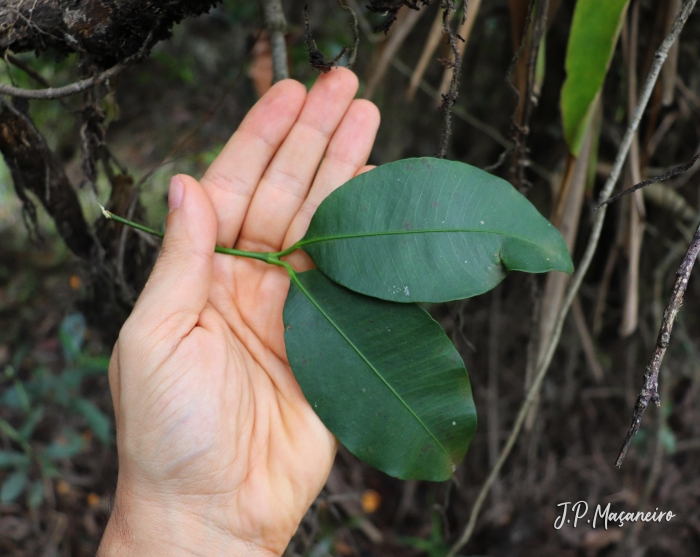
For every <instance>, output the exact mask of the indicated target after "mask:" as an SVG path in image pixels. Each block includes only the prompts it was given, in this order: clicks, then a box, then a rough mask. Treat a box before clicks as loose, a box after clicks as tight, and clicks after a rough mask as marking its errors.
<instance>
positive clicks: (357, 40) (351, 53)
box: [338, 0, 360, 69]
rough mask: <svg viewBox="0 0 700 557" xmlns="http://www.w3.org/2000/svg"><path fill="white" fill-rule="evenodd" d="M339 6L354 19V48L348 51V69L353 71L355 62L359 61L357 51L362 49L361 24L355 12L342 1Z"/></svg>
mask: <svg viewBox="0 0 700 557" xmlns="http://www.w3.org/2000/svg"><path fill="white" fill-rule="evenodd" d="M338 5H339V6H340V9H341V10H343V11H345V12H347V13H349V14H350V17H351V18H352V48H351V49H349V51H348V64H347V67H348V69H352V67H353V66H354V65H355V60H356V59H357V49H358V48H359V47H360V24H359V22H358V21H357V15H355V11H354V10H353V9H352V8H351V7H350V6H346V5H345V4H343V2H342V0H338Z"/></svg>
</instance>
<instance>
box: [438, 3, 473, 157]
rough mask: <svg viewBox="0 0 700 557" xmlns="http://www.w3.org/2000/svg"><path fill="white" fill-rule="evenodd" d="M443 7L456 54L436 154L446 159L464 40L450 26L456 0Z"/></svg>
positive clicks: (466, 4) (465, 6) (446, 27)
mask: <svg viewBox="0 0 700 557" xmlns="http://www.w3.org/2000/svg"><path fill="white" fill-rule="evenodd" d="M467 6H468V0H464V8H463V9H464V15H463V16H462V19H465V18H466V17H467ZM442 9H443V12H442V26H443V29H445V33H447V38H448V41H449V43H450V48H451V49H452V53H453V54H454V60H453V61H452V64H453V66H452V80H451V81H450V89H449V90H448V91H447V93H446V94H444V95H442V133H441V134H440V144H439V146H438V151H437V154H436V155H435V156H436V157H437V158H439V159H444V158H445V157H446V156H447V144H448V142H449V140H450V135H452V107H453V106H454V104H455V103H456V102H457V97H458V96H459V93H458V88H459V76H460V70H461V69H462V56H461V54H460V53H459V45H458V44H457V40H458V38H459V39H461V40H464V39H462V38H461V37H459V36H458V35H457V33H455V32H454V31H453V30H452V27H451V26H450V19H452V13H453V12H454V11H455V10H456V7H455V0H443V1H442Z"/></svg>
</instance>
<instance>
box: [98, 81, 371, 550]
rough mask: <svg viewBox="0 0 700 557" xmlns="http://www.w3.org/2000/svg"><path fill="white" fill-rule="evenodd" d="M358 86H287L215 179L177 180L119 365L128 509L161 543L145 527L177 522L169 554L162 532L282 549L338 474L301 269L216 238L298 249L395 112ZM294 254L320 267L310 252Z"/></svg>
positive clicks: (114, 379)
mask: <svg viewBox="0 0 700 557" xmlns="http://www.w3.org/2000/svg"><path fill="white" fill-rule="evenodd" d="M356 91H357V79H356V77H355V76H354V74H352V73H351V72H350V71H348V70H345V69H337V70H334V71H332V72H330V73H329V74H327V75H322V76H321V77H320V78H319V79H318V81H317V83H316V84H315V85H314V87H313V88H312V89H311V91H309V93H308V95H307V93H306V90H305V88H304V87H303V86H302V85H301V84H299V83H297V82H294V81H291V80H287V81H283V82H280V83H278V84H277V85H275V86H274V87H273V88H272V89H271V90H270V91H269V92H268V93H267V94H266V95H265V96H264V97H263V98H262V99H261V100H260V101H259V102H258V103H257V104H256V105H255V107H253V109H252V110H251V111H250V113H249V114H248V116H247V117H246V118H245V120H244V121H243V123H242V124H241V126H240V127H239V129H238V131H237V132H236V133H235V134H234V135H233V137H232V138H231V140H230V141H229V143H228V144H227V145H226V147H225V148H224V150H223V152H222V153H221V154H220V155H219V157H218V158H217V159H216V161H214V163H213V164H212V165H211V167H210V169H209V170H208V171H207V173H206V174H205V176H204V177H203V178H202V180H201V185H200V184H199V183H198V182H197V181H195V180H194V179H192V178H189V177H186V176H180V177H176V179H175V182H176V184H177V181H179V182H180V184H181V185H180V186H177V187H181V191H184V197H183V198H182V200H181V203H176V204H177V205H179V207H178V208H177V209H175V210H174V211H172V212H171V214H170V215H169V217H168V226H167V233H166V238H165V241H164V248H163V252H162V254H161V256H160V258H159V260H158V263H157V264H156V267H155V268H154V271H153V273H152V275H151V278H150V279H149V282H148V284H147V285H146V288H145V289H144V292H143V293H142V295H141V297H140V299H139V301H138V303H137V305H136V307H135V309H134V312H133V313H132V315H131V317H130V318H129V320H128V321H127V323H126V324H125V326H124V329H123V330H122V333H121V334H120V338H119V341H118V343H117V346H116V347H115V350H114V355H113V358H112V364H111V366H110V384H111V387H112V392H113V398H114V406H115V414H116V418H117V442H118V448H119V459H120V476H119V486H118V490H117V503H116V504H117V507H118V508H119V511H120V512H119V513H118V514H121V515H122V516H126V517H129V518H130V519H129V518H127V519H125V520H124V521H123V522H125V523H128V526H127V529H128V531H129V532H130V535H131V538H130V539H131V540H132V541H131V542H130V543H134V544H137V543H138V542H139V541H140V540H145V537H144V536H145V534H141V532H140V531H139V529H140V528H142V525H143V524H149V527H154V528H155V531H157V532H161V533H162V535H161V536H158V535H152V534H151V535H150V536H151V537H150V539H149V540H147V541H148V543H150V544H151V545H150V546H149V547H150V548H151V549H150V550H149V549H148V548H147V547H146V545H148V544H146V542H144V544H145V545H142V546H141V547H140V550H141V554H150V553H151V552H152V553H154V554H157V553H158V551H162V549H161V550H158V549H155V545H154V544H156V543H158V540H161V539H162V540H163V541H164V543H166V544H169V545H170V548H169V553H168V554H175V553H176V551H182V552H183V554H184V553H187V551H190V552H191V551H193V550H196V551H197V552H200V553H201V554H207V555H216V554H218V553H219V552H221V553H222V554H223V553H226V554H231V555H247V554H250V555H256V554H269V553H271V554H275V555H280V554H281V553H282V552H283V551H284V548H285V547H286V545H287V543H288V541H289V539H290V538H291V536H292V535H293V534H294V531H295V530H296V527H297V526H298V524H299V522H300V520H301V518H302V517H303V515H304V513H305V512H306V510H307V509H308V507H309V506H310V505H311V503H312V501H313V499H314V498H315V497H316V495H317V494H318V492H319V491H320V490H321V488H322V487H323V484H324V483H325V480H326V478H327V477H328V474H329V472H330V468H331V465H332V462H333V458H334V455H335V450H336V440H335V438H334V437H333V435H332V434H331V433H330V432H329V431H328V430H327V429H326V428H325V427H324V425H323V424H322V423H321V421H320V420H319V419H318V417H317V416H316V414H315V413H314V412H313V410H312V409H311V407H310V406H309V404H308V403H307V402H306V400H305V398H304V396H303V394H302V393H301V390H300V389H299V386H298V384H297V382H296V380H295V379H294V376H293V374H292V372H291V370H290V368H289V365H288V363H287V359H286V355H285V348H284V336H283V335H284V331H283V324H282V309H283V306H284V301H285V298H286V295H287V291H288V288H289V278H288V276H287V273H286V271H285V270H284V269H282V268H280V267H276V266H272V265H268V264H266V263H264V262H261V261H257V260H253V259H245V258H240V257H232V256H229V255H221V254H216V255H214V254H213V250H214V245H215V243H216V244H218V245H221V246H225V247H235V248H238V249H243V250H249V251H261V252H269V251H273V252H274V251H279V250H281V249H284V248H286V247H288V246H289V245H291V244H292V243H294V242H295V241H296V240H298V239H299V238H301V236H303V234H304V232H305V231H306V228H307V227H308V224H309V221H310V219H311V217H312V215H313V213H314V211H315V209H316V207H317V206H318V204H319V203H320V202H321V201H322V200H323V199H324V198H325V197H326V196H327V195H328V194H329V193H330V192H331V191H332V190H333V189H335V188H337V187H338V186H340V185H341V184H343V183H344V182H346V181H347V180H349V179H350V178H352V177H353V176H355V175H356V174H358V173H360V172H362V171H364V170H365V169H366V168H367V167H365V166H364V165H365V163H366V161H367V158H368V156H369V152H370V150H371V147H372V143H373V141H374V136H375V134H376V130H377V126H378V124H379V115H378V112H377V110H376V108H375V107H374V105H372V104H371V103H369V102H367V101H361V100H353V98H354V95H355V93H356ZM177 187H176V186H171V200H172V197H173V195H174V194H173V190H174V189H177ZM176 197H177V195H176ZM287 260H288V261H289V262H290V263H291V264H292V266H293V267H295V269H297V270H306V269H308V268H311V267H312V263H311V261H310V260H309V259H308V257H306V256H305V255H304V254H303V253H299V252H297V253H294V254H292V255H290V256H289V257H288V258H287ZM159 513H161V514H160V515H159ZM115 520H116V519H115ZM154 523H155V524H157V526H153V524H154ZM121 527H122V529H123V527H124V525H123V524H122V525H121ZM115 528H116V527H115ZM115 528H112V530H113V532H112V534H111V535H115V534H114V530H115ZM117 530H118V528H117ZM172 530H174V531H175V532H174V533H173V532H172ZM109 532H110V529H109V527H108V534H109ZM109 537H110V535H107V534H106V539H107V540H109ZM123 537H124V536H122V538H123ZM146 537H148V536H146ZM202 544H204V545H202ZM207 544H209V547H208V548H207ZM108 547H109V541H107V542H103V547H102V548H101V555H102V554H104V555H107V554H112V553H111V550H109V549H108ZM234 549H235V551H237V552H234V553H231V550H234ZM114 554H117V553H114ZM161 554H165V553H161Z"/></svg>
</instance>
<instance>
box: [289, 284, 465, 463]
mask: <svg viewBox="0 0 700 557" xmlns="http://www.w3.org/2000/svg"><path fill="white" fill-rule="evenodd" d="M290 278H291V279H292V280H293V281H294V283H295V284H296V285H297V286H298V287H299V289H300V290H301V291H302V292H303V293H304V295H305V296H306V297H307V298H308V299H309V301H310V302H311V303H312V304H313V305H314V307H315V308H316V309H317V310H318V311H319V312H320V313H321V315H323V317H325V318H326V320H327V321H328V322H329V323H330V324H331V325H332V326H333V328H334V329H335V330H336V331H338V333H339V334H340V336H342V337H343V338H344V339H345V341H346V342H347V343H348V344H349V345H350V346H351V347H352V349H353V350H354V351H355V352H356V353H357V355H358V356H360V358H362V360H363V361H364V362H365V363H366V364H367V366H368V367H369V368H370V369H371V370H372V371H373V372H374V373H375V375H376V376H377V377H379V379H381V381H382V383H384V384H385V385H386V386H387V388H388V389H389V390H390V391H391V392H392V393H393V394H394V396H396V398H397V399H398V400H399V401H400V402H401V404H403V405H404V407H405V408H406V410H408V412H409V413H410V414H411V415H412V416H413V417H414V418H415V419H416V421H417V422H418V423H419V424H420V425H421V426H423V429H425V431H427V432H428V435H430V437H431V438H432V439H433V441H435V443H436V444H437V446H438V447H440V449H442V452H444V453H445V456H447V458H448V459H449V460H450V462H453V460H452V456H451V455H450V453H449V452H448V451H447V449H445V447H443V446H442V443H440V441H438V439H437V437H435V435H434V434H433V432H432V431H430V429H429V428H428V426H427V425H425V424H424V423H423V420H421V419H420V418H419V417H418V415H417V414H416V413H415V412H414V411H413V410H412V409H411V407H410V406H409V405H408V404H407V403H406V401H405V400H404V399H403V398H402V397H401V395H399V393H397V392H396V390H395V389H394V388H393V387H392V386H391V385H390V384H389V383H388V382H387V380H386V379H384V377H383V376H382V374H381V373H379V371H378V370H377V369H376V368H375V367H374V366H373V365H372V364H371V362H370V361H369V360H368V359H367V358H366V357H365V355H364V354H363V353H362V351H361V350H360V349H359V348H358V347H357V346H355V343H354V342H352V341H351V340H350V339H349V338H348V337H347V335H346V334H345V333H344V332H343V330H342V329H341V328H340V327H339V326H338V325H337V324H336V323H335V321H333V319H332V318H331V316H330V315H328V314H327V313H326V312H325V311H324V310H323V308H322V307H321V306H320V305H319V304H318V303H317V302H316V300H315V299H314V298H313V296H311V294H310V293H309V291H308V290H307V289H306V288H305V287H304V285H303V284H302V283H301V281H300V280H299V278H298V277H297V276H296V273H294V274H290Z"/></svg>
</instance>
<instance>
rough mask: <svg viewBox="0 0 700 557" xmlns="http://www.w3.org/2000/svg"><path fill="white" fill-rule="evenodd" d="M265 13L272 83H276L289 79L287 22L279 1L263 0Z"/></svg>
mask: <svg viewBox="0 0 700 557" xmlns="http://www.w3.org/2000/svg"><path fill="white" fill-rule="evenodd" d="M263 9H264V11H265V27H267V32H268V34H269V35H270V51H271V52H272V83H277V82H278V81H281V80H283V79H287V78H288V77H289V69H288V68H287V43H286V40H285V34H286V33H287V20H286V19H285V18H284V11H282V2H281V0H263Z"/></svg>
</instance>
